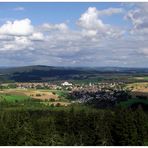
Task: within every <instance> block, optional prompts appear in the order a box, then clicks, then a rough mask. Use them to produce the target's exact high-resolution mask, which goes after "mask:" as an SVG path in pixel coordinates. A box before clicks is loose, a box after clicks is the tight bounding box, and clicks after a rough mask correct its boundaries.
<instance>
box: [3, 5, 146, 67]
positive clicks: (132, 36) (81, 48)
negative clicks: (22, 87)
mask: <svg viewBox="0 0 148 148" xmlns="http://www.w3.org/2000/svg"><path fill="white" fill-rule="evenodd" d="M0 43H1V44H0V66H26V65H50V66H72V67H75V66H76V67H78V66H87V67H88V66H89V67H100V66H115V67H116V66H117V67H147V68H148V64H147V63H148V3H146V2H145V3H127V2H126V3H123V2H122V3H119V2H116V3H111V2H104V3H103V2H102V3H101V2H100V3H97V2H96V3H94V2H92V3H91V2H89V3H88V2H85V3H80V2H69V3H68V2H55V3H53V2H44V3H42V2H38V3H37V2H29V3H28V2H24V3H23V2H11V3H10V2H0Z"/></svg>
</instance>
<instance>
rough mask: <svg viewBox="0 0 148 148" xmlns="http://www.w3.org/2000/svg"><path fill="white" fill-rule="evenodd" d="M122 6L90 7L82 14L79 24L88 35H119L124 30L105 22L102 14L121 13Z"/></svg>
mask: <svg viewBox="0 0 148 148" xmlns="http://www.w3.org/2000/svg"><path fill="white" fill-rule="evenodd" d="M122 11H123V10H122V9H121V8H109V9H105V10H97V9H96V8H95V7H89V8H88V9H87V11H86V12H85V13H83V14H82V15H81V17H80V18H79V20H78V22H77V24H78V25H79V26H80V27H81V28H82V29H83V34H84V35H86V36H90V37H92V36H97V35H98V36H99V37H104V36H108V37H118V36H120V35H121V34H122V33H124V32H123V31H121V30H120V29H118V28H117V27H115V26H114V27H113V26H111V25H109V24H105V23H104V22H103V21H102V20H101V19H100V16H102V15H113V14H117V13H121V12H122Z"/></svg>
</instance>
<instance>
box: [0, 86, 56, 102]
mask: <svg viewBox="0 0 148 148" xmlns="http://www.w3.org/2000/svg"><path fill="white" fill-rule="evenodd" d="M0 94H13V95H22V96H28V97H31V98H33V99H39V100H43V101H44V100H50V99H52V100H59V97H58V95H57V94H53V93H52V92H49V91H41V90H29V89H24V90H22V89H6V90H2V91H0Z"/></svg>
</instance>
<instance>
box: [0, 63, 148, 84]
mask: <svg viewBox="0 0 148 148" xmlns="http://www.w3.org/2000/svg"><path fill="white" fill-rule="evenodd" d="M112 73H115V74H139V73H140V74H146V75H147V74H148V68H124V67H56V66H45V65H33V66H22V67H1V68H0V80H2V79H8V80H14V81H19V82H26V81H46V80H51V79H54V80H56V79H57V80H61V79H63V80H65V79H66V80H67V79H83V78H85V79H87V77H88V76H93V75H98V74H100V75H101V74H112Z"/></svg>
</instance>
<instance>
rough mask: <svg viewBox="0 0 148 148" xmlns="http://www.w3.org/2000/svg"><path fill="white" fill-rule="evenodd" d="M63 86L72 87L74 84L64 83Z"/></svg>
mask: <svg viewBox="0 0 148 148" xmlns="http://www.w3.org/2000/svg"><path fill="white" fill-rule="evenodd" d="M61 85H62V86H72V83H69V82H64V83H62V84H61Z"/></svg>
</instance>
